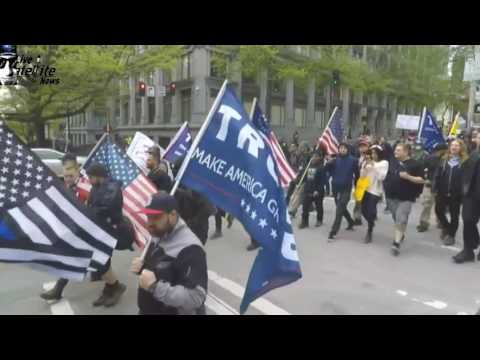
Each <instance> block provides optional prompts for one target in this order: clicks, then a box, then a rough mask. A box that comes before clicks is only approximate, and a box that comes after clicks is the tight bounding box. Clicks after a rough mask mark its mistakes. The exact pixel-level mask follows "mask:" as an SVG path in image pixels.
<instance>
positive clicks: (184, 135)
mask: <svg viewBox="0 0 480 360" xmlns="http://www.w3.org/2000/svg"><path fill="white" fill-rule="evenodd" d="M191 145H192V136H191V135H190V129H189V128H188V123H187V122H185V123H183V125H182V127H181V128H180V129H179V130H178V132H177V133H176V134H175V136H174V137H173V139H172V141H171V142H170V144H168V147H167V148H166V149H165V152H164V153H163V158H164V159H165V160H167V161H168V162H170V163H174V162H175V161H177V160H178V159H180V158H182V157H183V156H185V155H186V154H187V151H188V149H190V146H191Z"/></svg>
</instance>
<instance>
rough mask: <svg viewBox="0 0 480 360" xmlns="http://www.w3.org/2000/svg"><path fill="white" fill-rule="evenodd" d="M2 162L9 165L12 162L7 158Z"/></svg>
mask: <svg viewBox="0 0 480 360" xmlns="http://www.w3.org/2000/svg"><path fill="white" fill-rule="evenodd" d="M2 161H3V162H4V163H5V164H7V163H9V162H10V159H9V158H7V157H4V158H3V159H2Z"/></svg>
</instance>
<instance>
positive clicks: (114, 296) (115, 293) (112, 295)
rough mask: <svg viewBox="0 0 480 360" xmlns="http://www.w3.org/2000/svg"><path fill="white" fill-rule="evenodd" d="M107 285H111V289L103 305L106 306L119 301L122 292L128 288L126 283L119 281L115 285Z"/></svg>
mask: <svg viewBox="0 0 480 360" xmlns="http://www.w3.org/2000/svg"><path fill="white" fill-rule="evenodd" d="M106 286H108V287H110V291H108V293H107V298H106V299H105V302H104V303H103V305H104V306H105V307H112V306H114V305H115V304H117V303H118V301H119V300H120V297H121V296H122V294H123V293H124V292H125V290H127V287H126V286H125V285H124V284H121V283H120V282H119V281H117V282H116V283H115V284H113V285H108V284H107V285H106Z"/></svg>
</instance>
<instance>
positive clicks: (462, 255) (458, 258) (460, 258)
mask: <svg viewBox="0 0 480 360" xmlns="http://www.w3.org/2000/svg"><path fill="white" fill-rule="evenodd" d="M452 259H453V262H454V263H456V264H463V263H464V262H471V261H475V254H474V253H473V251H472V252H471V253H470V252H466V251H464V250H462V251H460V252H459V253H458V254H457V255H455V256H453V257H452Z"/></svg>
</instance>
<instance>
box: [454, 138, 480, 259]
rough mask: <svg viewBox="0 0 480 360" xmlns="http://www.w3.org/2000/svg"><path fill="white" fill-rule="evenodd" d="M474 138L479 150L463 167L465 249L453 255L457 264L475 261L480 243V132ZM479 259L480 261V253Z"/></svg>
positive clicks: (471, 155) (474, 152)
mask: <svg viewBox="0 0 480 360" xmlns="http://www.w3.org/2000/svg"><path fill="white" fill-rule="evenodd" d="M472 140H473V141H474V142H475V143H476V144H477V150H475V151H473V152H472V153H471V154H470V158H469V159H468V160H467V161H466V162H465V163H464V164H463V169H462V170H463V172H462V194H463V202H462V206H463V209H462V218H463V250H462V251H460V252H459V253H458V254H457V255H455V256H454V257H453V261H454V262H455V263H457V264H461V263H464V262H467V261H474V260H475V253H474V250H475V249H476V248H477V247H478V245H479V243H480V237H479V234H478V228H477V224H478V221H479V219H480V205H479V204H480V153H479V151H480V134H477V136H476V137H475V139H472ZM477 260H479V261H480V254H479V255H478V256H477Z"/></svg>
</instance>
